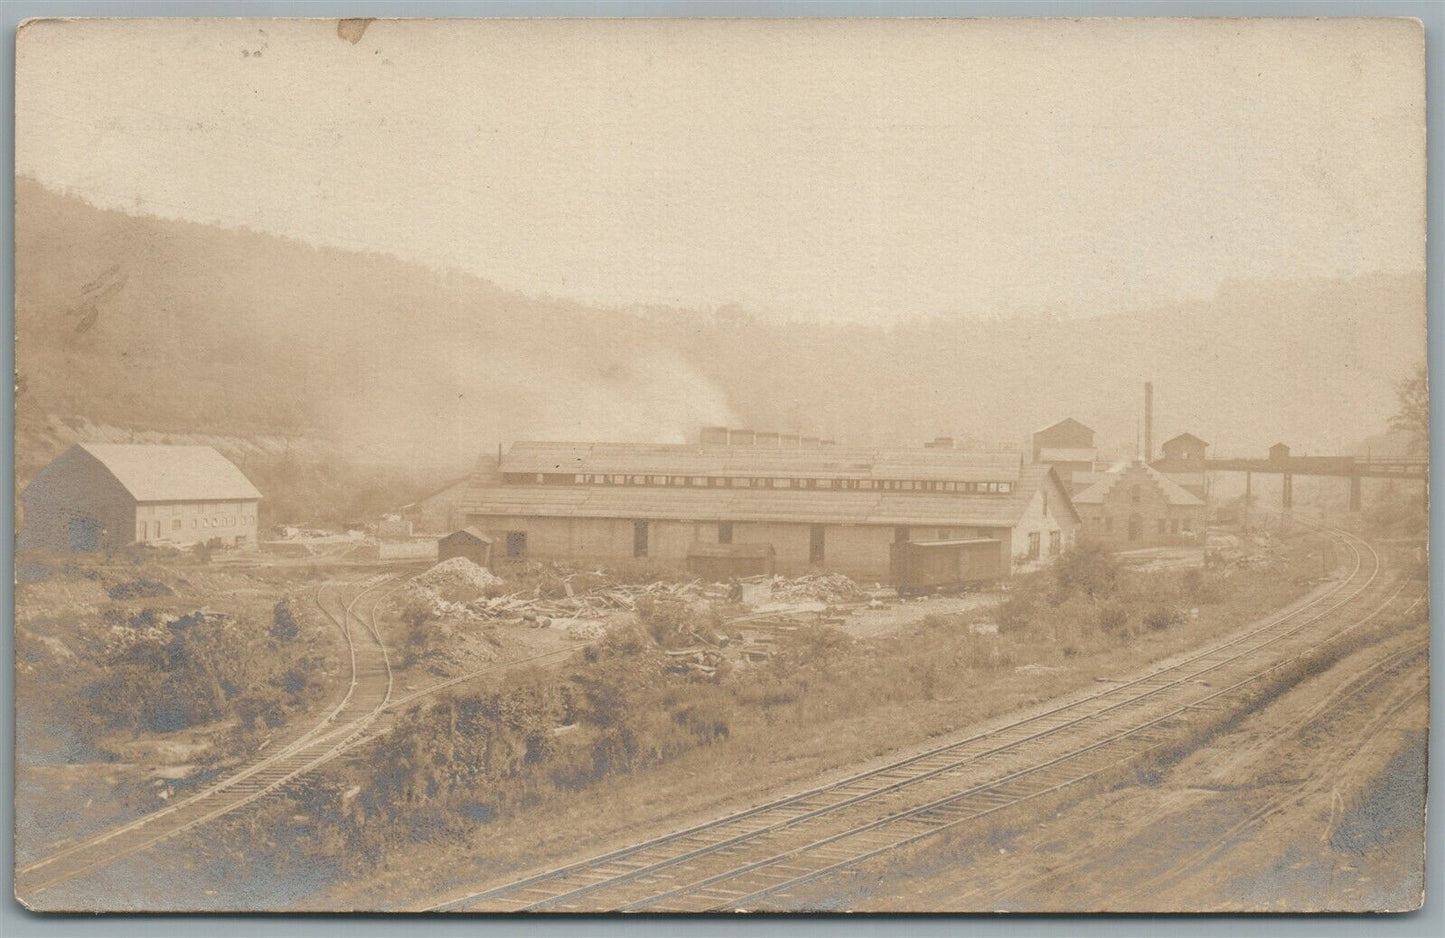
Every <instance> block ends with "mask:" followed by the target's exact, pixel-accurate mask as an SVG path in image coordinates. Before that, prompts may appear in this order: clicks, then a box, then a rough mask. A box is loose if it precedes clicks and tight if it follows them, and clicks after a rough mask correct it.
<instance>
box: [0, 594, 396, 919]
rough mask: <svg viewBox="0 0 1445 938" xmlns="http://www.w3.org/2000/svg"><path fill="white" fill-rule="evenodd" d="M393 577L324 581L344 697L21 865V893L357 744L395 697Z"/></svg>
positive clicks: (241, 800) (235, 803) (156, 837)
mask: <svg viewBox="0 0 1445 938" xmlns="http://www.w3.org/2000/svg"><path fill="white" fill-rule="evenodd" d="M394 581H395V577H394V576H393V575H390V574H382V575H378V576H374V577H371V578H369V579H367V580H363V581H360V582H359V583H353V584H337V583H324V584H322V585H321V586H319V587H317V589H316V593H315V596H314V601H315V603H316V605H317V607H318V608H319V609H320V610H321V611H322V613H324V614H325V615H326V617H327V618H328V619H330V620H331V621H332V622H333V623H334V624H335V625H336V627H337V628H338V629H340V630H341V634H342V636H343V637H344V638H345V641H346V648H347V656H348V660H349V666H350V672H351V678H350V681H349V683H348V685H347V689H346V693H345V694H344V695H343V697H342V699H341V701H340V702H339V703H337V704H336V706H335V707H334V708H332V709H331V710H330V711H329V712H328V713H327V714H326V716H325V717H323V718H322V719H321V720H320V721H319V722H317V723H316V724H315V725H313V726H311V727H310V728H309V729H307V730H306V731H305V732H303V733H301V734H300V735H299V736H297V737H295V738H294V739H291V740H290V741H289V742H287V743H285V744H284V745H282V746H280V747H279V748H277V749H276V751H274V752H271V753H268V754H265V755H263V756H262V757H261V758H259V759H257V760H256V761H254V762H252V763H251V764H250V765H247V766H245V767H244V768H242V769H240V770H239V771H237V772H234V773H232V774H231V775H230V776H228V777H227V778H226V779H224V780H223V781H221V782H218V783H216V784H214V785H211V786H209V787H207V788H205V789H204V790H202V791H199V792H196V793H195V794H193V795H190V796H189V797H187V798H184V799H181V800H179V801H177V802H176V803H175V804H172V805H169V806H167V807H165V808H162V809H160V810H159V811H154V812H152V813H150V814H146V815H144V816H142V817H139V818H136V819H135V820H134V821H131V822H129V823H127V824H122V825H121V826H119V827H116V828H112V829H111V830H109V831H106V832H105V833H102V834H99V835H96V836H94V837H91V838H89V839H87V840H84V841H81V842H79V843H75V844H72V845H70V846H68V847H65V848H64V849H62V850H58V851H56V852H55V853H52V854H50V855H49V856H46V857H43V858H41V859H39V860H36V861H34V862H32V863H30V864H28V865H26V866H23V867H20V868H18V869H17V870H16V871H15V893H16V895H17V896H19V897H21V898H22V899H26V900H32V899H33V898H34V897H36V896H39V895H41V894H42V893H44V892H45V891H46V890H48V889H51V888H53V887H55V886H58V885H60V884H62V883H65V882H67V881H69V880H72V879H74V878H76V877H78V876H81V875H83V874H85V873H88V872H90V871H92V870H96V869H99V868H101V867H104V866H108V865H110V864H112V863H114V862H116V861H117V860H120V859H122V858H123V857H127V856H130V855H131V854H134V853H136V852H138V851H141V850H144V849H146V848H147V847H150V846H151V845H152V844H156V843H159V842H160V841H162V840H166V839H168V838H171V837H175V836H177V835H179V834H182V833H184V832H186V831H189V830H191V829H193V828H195V827H196V826H198V825H200V824H204V823H206V822H207V821H211V820H215V819H216V818H219V817H221V816H223V815H225V814H229V813H231V812H232V811H236V810H238V809H240V808H242V807H244V806H246V805H248V804H251V803H252V802H254V801H256V800H257V799H259V798H262V797H264V796H266V795H268V794H271V793H273V792H275V791H277V790H279V789H280V788H281V787H282V786H283V785H285V784H286V783H287V782H289V781H291V780H292V779H295V778H296V777H298V776H300V775H302V774H305V773H306V772H309V771H311V770H312V769H314V768H316V767H317V766H319V765H321V764H322V763H324V762H327V761H329V760H330V759H333V758H335V757H336V756H337V755H339V754H340V753H341V752H343V751H345V750H346V749H347V748H349V747H350V746H352V745H354V744H355V742H356V741H358V740H359V739H360V738H362V737H363V736H364V734H366V733H367V731H368V730H369V728H370V727H371V725H372V724H373V723H374V721H375V720H376V718H377V716H378V715H379V714H380V713H381V712H382V711H383V710H385V709H386V707H387V705H388V704H389V703H390V702H391V698H392V686H393V678H392V672H391V661H390V658H389V656H388V654H387V650H386V646H385V645H384V644H382V641H381V637H380V635H379V634H378V632H377V629H376V609H377V607H378V606H379V605H380V604H381V602H382V601H383V600H384V599H385V598H386V597H387V596H388V595H390V593H391V592H392V591H393V590H394V589H396V588H397V587H396V584H395V582H394ZM347 585H351V586H360V587H361V589H360V590H359V591H358V592H357V593H356V594H355V595H354V596H352V597H351V599H350V600H343V599H342V598H341V597H339V596H336V595H328V593H327V591H328V589H329V590H332V591H333V592H335V591H339V590H340V589H341V588H342V587H343V586H347ZM361 609H364V611H360V610H361ZM358 624H359V626H360V627H359V628H358V627H357V625H358Z"/></svg>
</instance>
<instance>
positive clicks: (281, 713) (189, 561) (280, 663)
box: [15, 551, 344, 851]
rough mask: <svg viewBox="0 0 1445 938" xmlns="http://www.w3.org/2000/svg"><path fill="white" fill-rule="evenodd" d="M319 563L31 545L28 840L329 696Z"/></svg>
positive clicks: (28, 845) (27, 576)
mask: <svg viewBox="0 0 1445 938" xmlns="http://www.w3.org/2000/svg"><path fill="white" fill-rule="evenodd" d="M314 575H315V572H314V571H303V570H299V569H296V568H289V569H282V568H276V569H268V568H261V569H255V570H246V571H240V570H235V569H229V570H228V569H220V568H217V567H214V566H212V565H209V564H207V563H205V562H204V561H203V560H202V559H201V558H199V557H197V556H193V555H191V554H189V553H185V552H179V551H175V552H169V553H167V554H166V555H165V556H160V555H159V554H147V553H145V552H137V553H135V554H134V555H117V556H112V557H101V558H68V559H61V558H54V557H50V558H46V557H41V556H38V555H27V556H25V557H22V559H21V562H20V563H18V564H17V567H16V576H17V605H16V612H17V620H16V626H15V674H16V715H17V718H18V719H17V728H16V729H17V732H16V753H17V764H18V765H19V766H20V767H21V770H20V772H19V773H18V775H17V792H18V793H19V794H18V795H17V797H19V798H20V800H22V801H24V802H25V803H26V804H27V805H28V807H26V809H25V810H23V811H20V812H18V816H19V817H20V818H21V819H23V821H24V823H22V824H21V826H20V828H19V829H18V830H17V844H18V845H19V847H21V848H23V849H24V850H26V851H28V850H32V849H40V848H43V846H44V845H45V844H46V843H50V842H53V841H54V840H56V839H60V838H64V837H69V836H75V835H76V834H78V833H83V832H85V831H86V830H90V829H94V828H96V827H100V826H104V825H105V824H108V823H114V822H116V821H118V820H121V819H124V818H126V817H128V816H131V815H133V814H136V813H140V812H145V811H149V810H154V809H155V808H157V807H159V806H160V805H161V804H163V803H164V801H163V800H157V799H166V798H170V797H173V796H175V795H177V794H180V793H182V792H183V791H184V790H186V789H187V788H189V787H193V786H195V785H199V784H202V783H203V782H205V781H206V780H207V779H210V778H214V777H215V776H216V775H217V774H219V773H222V772H224V771H225V770H226V767H227V766H228V765H231V764H233V763H234V761H235V760H236V759H237V758H238V757H239V756H241V755H242V754H244V753H250V752H253V751H255V750H256V749H257V748H258V747H259V746H262V745H264V744H265V743H266V742H267V741H268V738H269V737H272V736H274V735H275V734H276V733H277V732H278V731H279V732H286V731H289V727H291V726H293V725H297V721H298V720H300V719H302V718H303V715H305V714H309V713H310V712H314V711H316V710H318V709H319V708H320V706H322V704H323V701H324V700H325V699H326V698H328V697H329V696H330V695H331V694H332V693H333V692H334V689H335V687H336V686H337V683H338V681H339V679H340V675H341V674H342V673H343V670H344V669H343V660H342V657H341V654H340V651H341V649H340V647H339V645H340V641H341V639H340V635H339V632H338V631H337V630H336V629H335V627H334V626H332V625H331V624H330V623H329V622H327V621H325V620H324V619H322V618H321V616H320V615H319V614H318V613H316V612H315V611H314V609H313V608H311V606H310V603H309V601H308V600H307V599H306V597H308V596H309V589H310V588H311V586H312V585H314V584H311V583H310V582H309V580H307V577H310V576H314ZM102 783H103V784H102Z"/></svg>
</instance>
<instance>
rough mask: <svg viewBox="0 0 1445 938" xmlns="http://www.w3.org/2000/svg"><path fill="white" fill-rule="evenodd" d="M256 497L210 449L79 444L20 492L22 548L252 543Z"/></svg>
mask: <svg viewBox="0 0 1445 938" xmlns="http://www.w3.org/2000/svg"><path fill="white" fill-rule="evenodd" d="M260 500H261V493H260V492H259V491H257V490H256V487H255V486H254V485H252V484H251V482H250V480H249V479H247V478H246V476H245V475H244V474H243V473H242V472H241V470H240V469H238V468H236V466H235V464H234V463H232V462H231V461H230V460H228V459H226V457H224V456H222V455H221V454H220V453H218V452H216V451H215V450H214V449H212V448H211V447H209V446H150V445H138V444H112V443H80V444H77V445H75V446H72V447H71V448H70V449H68V450H66V451H65V452H64V453H61V454H60V455H59V456H57V457H56V458H55V459H54V460H53V461H52V462H51V463H50V464H49V465H47V466H46V467H45V468H44V469H42V470H40V472H39V473H38V474H37V475H36V476H35V478H34V480H32V481H31V483H30V484H29V485H27V486H26V487H25V490H24V491H23V492H21V494H20V503H21V506H22V509H23V511H24V521H23V524H22V527H21V532H20V541H19V546H20V549H22V550H27V549H38V550H58V551H89V550H112V549H115V548H117V547H124V546H126V545H128V544H155V545H167V546H173V547H186V546H190V545H194V544H209V545H212V546H220V547H254V546H255V545H256V523H257V522H256V508H257V505H258V504H259V502H260Z"/></svg>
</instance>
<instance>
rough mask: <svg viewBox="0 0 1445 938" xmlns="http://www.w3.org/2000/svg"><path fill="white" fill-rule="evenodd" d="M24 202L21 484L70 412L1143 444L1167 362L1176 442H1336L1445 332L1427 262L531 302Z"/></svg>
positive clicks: (390, 263)
mask: <svg viewBox="0 0 1445 938" xmlns="http://www.w3.org/2000/svg"><path fill="white" fill-rule="evenodd" d="M17 204H18V207H17V274H18V290H17V330H18V333H19V336H18V341H19V362H18V369H19V372H20V376H19V377H20V382H21V388H20V395H19V399H18V405H17V406H18V416H19V420H20V463H21V468H22V476H23V475H24V470H25V468H26V467H28V466H31V465H34V464H36V463H38V462H43V461H44V459H48V458H49V457H50V456H51V455H53V453H50V452H46V450H47V449H50V448H53V446H54V445H56V444H55V443H54V441H53V435H52V437H47V436H46V435H45V434H44V433H43V432H40V431H39V429H37V428H43V427H44V426H45V421H46V420H47V419H50V418H53V417H60V418H64V419H67V420H74V419H77V418H84V419H86V420H89V421H92V422H94V423H95V424H101V425H108V426H111V427H117V428H128V429H140V430H158V431H166V432H173V433H182V432H187V433H206V434H215V435H224V436H233V437H239V438H247V437H256V436H269V437H280V438H289V437H295V438H298V439H303V438H304V439H309V440H315V441H324V446H326V447H335V449H336V451H337V452H338V453H343V454H345V455H346V458H350V459H355V460H360V461H365V462H402V463H405V464H408V465H414V466H420V465H425V466H432V467H449V468H454V467H456V466H458V465H463V464H465V463H467V462H469V461H470V460H471V459H473V458H474V457H475V456H476V454H477V453H479V452H487V451H491V450H493V449H495V446H496V445H497V443H499V442H506V441H510V440H512V439H515V438H518V437H537V438H554V439H561V438H580V439H639V440H684V439H689V438H692V435H693V434H694V433H695V431H696V428H697V427H698V426H699V425H702V424H708V423H734V424H752V425H756V426H760V427H775V428H778V429H782V430H800V431H803V432H809V433H821V434H824V435H827V436H833V437H836V438H838V439H839V440H840V441H845V442H859V443H867V442H898V443H907V444H916V443H918V442H921V441H922V440H924V439H927V438H930V437H932V436H934V435H937V434H952V435H954V436H957V437H960V438H965V439H975V440H982V441H987V442H1008V443H1015V442H1018V441H1019V440H1021V439H1022V438H1023V437H1024V436H1025V435H1026V434H1027V433H1028V432H1029V431H1030V430H1032V429H1034V428H1036V427H1037V426H1039V425H1042V424H1044V423H1048V422H1051V421H1052V420H1054V419H1056V418H1058V417H1061V416H1064V415H1065V414H1072V415H1075V416H1078V417H1079V418H1080V419H1082V420H1084V421H1085V422H1086V423H1090V424H1091V425H1093V426H1095V427H1096V428H1097V429H1098V430H1099V432H1100V435H1101V438H1102V439H1101V441H1102V442H1113V443H1116V444H1119V445H1123V446H1128V445H1130V444H1131V443H1132V442H1133V440H1134V437H1135V434H1136V432H1137V418H1138V412H1139V404H1140V392H1139V387H1140V384H1141V383H1142V382H1143V381H1144V380H1146V379H1150V380H1153V381H1154V382H1155V385H1156V389H1157V399H1156V401H1157V408H1156V409H1157V412H1158V421H1157V422H1158V433H1159V434H1160V435H1159V436H1158V437H1157V438H1159V439H1162V438H1164V436H1167V435H1168V434H1171V433H1173V432H1176V431H1180V430H1185V429H1188V430H1191V431H1193V432H1195V433H1198V434H1199V435H1201V436H1203V437H1204V438H1205V439H1207V440H1209V441H1210V442H1212V443H1215V444H1216V446H1217V448H1222V449H1223V450H1227V451H1230V452H1240V451H1257V450H1261V449H1262V448H1263V447H1264V446H1267V445H1268V444H1269V443H1272V442H1274V441H1275V440H1276V439H1280V438H1285V439H1288V440H1289V441H1290V442H1291V443H1292V444H1294V446H1295V447H1296V451H1298V452H1308V451H1315V452H1320V451H1325V450H1328V449H1332V448H1339V449H1343V448H1345V447H1346V446H1348V445H1349V444H1350V443H1351V442H1352V441H1356V440H1358V439H1360V438H1361V437H1362V436H1363V435H1365V433H1367V432H1369V430H1371V429H1373V428H1380V429H1383V426H1384V424H1385V422H1386V421H1387V419H1388V417H1389V415H1390V413H1391V412H1392V411H1393V409H1394V404H1395V401H1394V395H1393V389H1392V383H1393V382H1395V381H1397V380H1398V379H1400V378H1401V377H1403V376H1404V375H1405V373H1407V371H1408V370H1409V369H1410V368H1411V367H1412V366H1413V364H1414V360H1415V359H1416V358H1417V357H1418V355H1419V351H1420V349H1421V348H1422V347H1423V342H1422V341H1421V340H1422V331H1423V290H1424V283H1423V276H1408V275H1395V274H1388V275H1387V274H1379V275H1375V276H1372V277H1368V278H1361V279H1356V280H1350V281H1308V282H1288V283H1226V284H1225V285H1224V286H1223V287H1222V288H1221V289H1220V290H1219V292H1218V294H1217V295H1216V296H1214V297H1211V298H1209V299H1207V300H1198V301H1188V302H1181V303H1179V304H1177V305H1175V306H1172V307H1170V308H1168V309H1157V310H1134V311H1111V310H1100V311H1099V315H1096V316H1091V317H1087V318H1075V319H1069V320H1062V319H1055V318H1051V317H1049V316H1047V315H1042V314H1032V315H1027V316H1019V315H1005V313H1007V311H996V310H979V311H977V315H976V316H975V317H973V318H967V319H961V320H958V321H937V320H928V321H920V320H915V319H911V318H909V317H908V315H907V312H908V311H907V310H900V311H898V312H899V317H898V318H897V319H896V320H894V321H889V322H880V323H878V324H874V325H856V324H838V323H789V322H779V321H774V320H764V319H759V318H755V317H753V316H750V315H749V314H748V313H747V312H746V311H744V310H739V309H736V308H732V307H728V308H723V309H720V310H701V311H693V310H675V309H662V310H658V309H639V310H616V309H599V308H594V307H586V306H582V305H579V304H576V303H572V302H569V301H565V300H556V299H550V298H546V297H527V296H520V295H517V294H513V293H509V292H507V291H505V290H503V289H501V288H499V287H497V286H496V285H494V284H491V283H488V282H486V281H484V280H481V279H478V278H476V277H471V276H466V275H461V274H457V273H452V272H442V271H435V270H430V269H427V268H425V267H421V266H418V265H414V264H408V263H404V262H401V261H398V260H395V259H392V258H389V257H384V256H378V255H371V254H361V253H354V252H349V251H341V250H335V249H320V248H316V247H313V246H310V245H307V244H303V243H301V242H298V241H294V240H288V239H284V238H279V237H276V236H272V235H268V234H261V233H257V232H252V231H244V230H232V229H220V228H214V227H208V226H204V225H197V224H191V223H185V222H178V221H172V220H166V219H160V218H156V217H153V216H146V215H132V214H127V213H124V212H118V211H110V210H101V209H98V208H96V207H94V206H92V205H90V204H88V203H86V202H84V201H82V200H80V199H77V198H74V197H71V196H67V195H62V194H58V193H54V192H51V191H48V190H46V189H44V188H42V187H41V186H39V185H38V184H36V183H34V182H33V181H29V180H25V179H21V180H19V181H18V183H17ZM1139 275H1140V276H1148V271H1147V270H1141V271H1140V272H1139ZM565 286H566V285H565V284H559V285H558V288H557V290H558V292H559V293H562V292H565ZM47 440H51V442H48V443H47V442H46V441H47ZM318 445H323V444H318Z"/></svg>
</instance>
